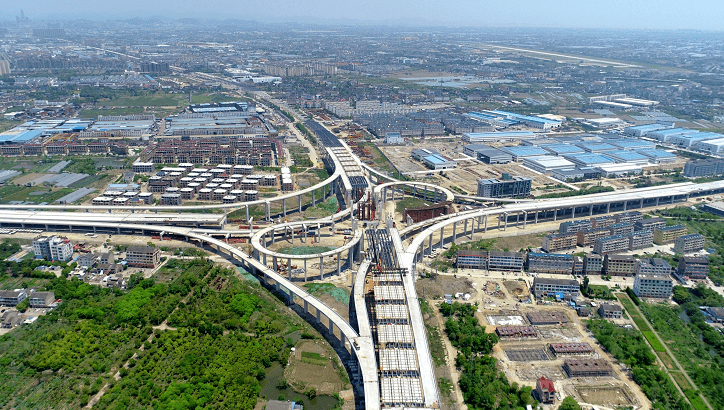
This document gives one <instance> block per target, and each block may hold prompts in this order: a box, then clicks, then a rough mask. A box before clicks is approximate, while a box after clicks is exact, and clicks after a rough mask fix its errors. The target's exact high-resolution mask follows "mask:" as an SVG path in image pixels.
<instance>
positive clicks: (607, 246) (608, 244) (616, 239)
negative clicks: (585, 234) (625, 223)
mask: <svg viewBox="0 0 724 410" xmlns="http://www.w3.org/2000/svg"><path fill="white" fill-rule="evenodd" d="M626 250H628V236H626V235H614V236H606V237H604V238H598V239H596V242H594V243H593V252H595V253H597V254H599V255H605V254H608V253H617V252H623V251H626Z"/></svg>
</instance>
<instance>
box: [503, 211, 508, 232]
mask: <svg viewBox="0 0 724 410" xmlns="http://www.w3.org/2000/svg"><path fill="white" fill-rule="evenodd" d="M503 219H505V225H504V226H503V231H507V230H508V213H507V212H503Z"/></svg>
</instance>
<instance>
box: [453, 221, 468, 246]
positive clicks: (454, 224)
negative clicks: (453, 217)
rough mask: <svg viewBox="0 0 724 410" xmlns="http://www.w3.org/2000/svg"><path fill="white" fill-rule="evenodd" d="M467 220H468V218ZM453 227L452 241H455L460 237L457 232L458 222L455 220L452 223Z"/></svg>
mask: <svg viewBox="0 0 724 410" xmlns="http://www.w3.org/2000/svg"><path fill="white" fill-rule="evenodd" d="M465 222H467V220H466V221H465ZM452 227H453V235H452V243H455V241H456V240H457V239H458V236H457V232H456V231H457V228H458V223H457V222H454V223H453V224H452ZM463 235H465V231H463Z"/></svg>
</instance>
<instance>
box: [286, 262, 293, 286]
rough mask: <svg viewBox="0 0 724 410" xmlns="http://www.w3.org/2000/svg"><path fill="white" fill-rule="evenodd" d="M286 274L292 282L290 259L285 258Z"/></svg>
mask: <svg viewBox="0 0 724 410" xmlns="http://www.w3.org/2000/svg"><path fill="white" fill-rule="evenodd" d="M287 273H288V274H289V281H290V282H291V281H292V258H287Z"/></svg>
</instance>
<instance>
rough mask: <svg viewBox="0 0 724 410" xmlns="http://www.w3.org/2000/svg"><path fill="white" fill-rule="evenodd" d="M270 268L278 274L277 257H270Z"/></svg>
mask: <svg viewBox="0 0 724 410" xmlns="http://www.w3.org/2000/svg"><path fill="white" fill-rule="evenodd" d="M272 266H273V269H274V272H278V271H279V266H278V265H277V257H276V256H272Z"/></svg>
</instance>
